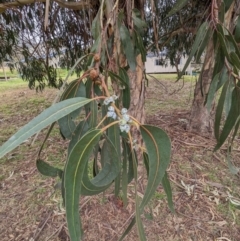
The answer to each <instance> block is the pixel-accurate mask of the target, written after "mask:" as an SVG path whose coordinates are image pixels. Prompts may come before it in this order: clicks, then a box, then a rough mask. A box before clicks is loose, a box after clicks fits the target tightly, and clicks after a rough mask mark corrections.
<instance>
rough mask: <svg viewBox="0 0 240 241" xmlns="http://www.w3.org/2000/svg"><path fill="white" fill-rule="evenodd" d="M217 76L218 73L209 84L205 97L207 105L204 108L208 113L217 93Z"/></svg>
mask: <svg viewBox="0 0 240 241" xmlns="http://www.w3.org/2000/svg"><path fill="white" fill-rule="evenodd" d="M219 75H220V73H218V74H216V75H215V76H214V78H213V80H212V82H211V85H210V88H209V91H208V95H207V103H206V107H207V109H208V111H210V109H211V107H212V102H213V99H214V97H215V93H216V91H217V86H218V82H219Z"/></svg>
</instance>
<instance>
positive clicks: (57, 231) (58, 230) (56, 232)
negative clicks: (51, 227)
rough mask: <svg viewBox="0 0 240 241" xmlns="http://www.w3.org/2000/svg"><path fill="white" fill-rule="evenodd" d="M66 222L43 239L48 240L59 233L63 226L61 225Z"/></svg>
mask: <svg viewBox="0 0 240 241" xmlns="http://www.w3.org/2000/svg"><path fill="white" fill-rule="evenodd" d="M65 224H66V223H63V224H62V225H61V226H60V227H59V228H58V229H57V230H56V231H55V232H54V233H53V234H52V235H51V236H50V237H48V238H47V239H46V240H45V241H48V240H50V239H51V238H52V237H53V236H54V235H55V234H57V235H58V234H59V233H60V232H61V230H62V228H63V226H64V225H65Z"/></svg>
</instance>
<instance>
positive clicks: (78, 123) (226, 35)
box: [0, 0, 240, 241]
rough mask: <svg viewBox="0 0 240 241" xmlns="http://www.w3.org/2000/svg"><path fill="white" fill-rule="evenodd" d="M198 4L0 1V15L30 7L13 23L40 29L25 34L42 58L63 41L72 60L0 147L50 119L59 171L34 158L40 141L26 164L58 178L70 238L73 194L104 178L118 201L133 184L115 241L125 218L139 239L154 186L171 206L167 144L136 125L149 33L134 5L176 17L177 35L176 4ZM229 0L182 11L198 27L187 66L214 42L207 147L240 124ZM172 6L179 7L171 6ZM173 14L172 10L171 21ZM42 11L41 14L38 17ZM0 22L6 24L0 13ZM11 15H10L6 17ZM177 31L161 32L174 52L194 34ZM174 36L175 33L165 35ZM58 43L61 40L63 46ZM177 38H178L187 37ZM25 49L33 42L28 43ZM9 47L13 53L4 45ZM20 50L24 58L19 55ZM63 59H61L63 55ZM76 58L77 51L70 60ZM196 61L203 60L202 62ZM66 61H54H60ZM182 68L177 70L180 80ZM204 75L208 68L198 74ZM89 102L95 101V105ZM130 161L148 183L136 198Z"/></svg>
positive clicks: (101, 184) (75, 219)
mask: <svg viewBox="0 0 240 241" xmlns="http://www.w3.org/2000/svg"><path fill="white" fill-rule="evenodd" d="M200 2H201V1H187V0H178V1H177V2H176V3H174V2H173V1H166V2H165V3H166V5H164V4H163V5H161V3H163V2H160V3H159V1H151V2H150V5H151V6H150V5H149V4H148V3H149V2H147V5H145V1H143V0H138V1H121V0H118V1H113V0H112V1H104V0H102V1H99V2H98V1H96V2H94V5H92V2H90V1H80V2H65V1H61V0H55V1H54V2H52V3H51V4H50V3H49V1H46V4H45V3H43V2H38V3H34V6H32V7H31V6H26V7H25V6H19V5H21V4H27V3H32V1H31V0H24V1H22V2H21V0H19V1H16V2H15V1H13V2H9V3H7V4H1V5H0V9H2V11H3V10H5V9H6V8H7V9H8V10H7V11H10V10H9V8H11V7H14V14H13V16H15V12H16V13H17V15H16V16H17V17H16V16H15V18H18V17H19V16H21V11H22V10H23V9H25V8H26V10H24V11H26V13H28V12H31V14H35V12H36V13H37V16H36V19H38V21H36V20H35V17H34V18H33V19H32V21H31V22H28V21H27V20H25V22H26V23H25V22H24V21H23V22H24V27H25V26H27V25H31V24H32V25H35V24H36V25H35V26H37V27H36V29H40V30H41V31H40V32H41V35H40V37H37V36H38V34H37V33H34V34H35V35H34V34H33V36H36V39H35V42H36V43H37V45H38V38H39V39H40V40H43V43H44V44H45V46H46V49H47V51H46V54H45V55H46V56H45V57H46V59H47V58H48V56H49V53H51V50H52V49H53V50H55V49H56V50H57V51H56V53H58V54H59V55H60V52H61V50H62V49H61V46H64V47H66V46H67V51H68V50H69V52H67V51H66V53H69V55H67V54H66V55H65V56H66V63H68V61H67V60H69V61H72V60H74V61H76V63H75V65H74V67H76V66H80V68H81V70H82V72H81V75H80V78H79V79H78V80H75V81H73V82H71V83H70V84H69V86H67V88H66V89H65V90H64V92H63V94H62V95H61V98H60V102H59V103H57V104H55V105H53V106H52V107H50V108H48V109H47V110H45V111H44V112H43V113H41V114H40V115H39V116H38V117H36V118H35V119H34V120H32V121H31V122H29V123H28V124H27V125H26V126H25V127H23V128H22V129H21V130H19V131H18V132H17V133H16V134H15V135H13V136H12V137H11V138H10V139H9V140H8V141H7V142H6V143H5V144H4V145H2V147H1V148H0V157H2V156H3V155H5V154H7V153H8V152H9V151H11V150H13V149H14V148H15V147H17V146H18V145H19V144H21V143H22V142H23V141H24V140H26V139H27V138H29V137H30V136H32V135H33V134H34V133H36V132H38V131H39V130H41V129H43V128H44V127H46V126H48V125H50V124H51V127H50V129H49V132H50V131H51V130H52V126H53V124H54V123H55V122H56V121H58V123H59V126H60V129H61V133H62V135H63V136H64V137H65V138H67V139H69V140H70V142H69V147H68V158H67V161H66V164H65V167H64V170H61V169H58V168H55V167H52V166H50V165H49V164H48V163H46V162H44V160H42V159H41V151H42V149H43V147H44V143H43V145H42V146H41V147H40V150H39V153H38V157H37V161H36V163H37V168H38V170H39V171H40V172H41V173H42V174H44V175H48V176H54V177H56V176H59V177H60V178H61V179H62V196H63V200H64V203H65V206H66V216H67V223H68V228H69V234H70V237H71V240H74V241H75V240H76V241H77V240H79V239H80V238H81V237H82V231H81V222H80V218H79V213H78V204H79V196H81V195H95V194H98V193H100V192H103V191H104V190H106V189H107V188H108V187H109V186H111V185H112V184H113V183H114V189H115V196H118V195H119V193H120V190H121V192H122V194H123V195H122V196H123V202H124V203H125V204H126V202H127V185H128V183H129V182H130V181H132V180H134V183H135V192H136V215H135V217H134V218H133V219H132V221H131V222H130V224H129V226H128V228H127V229H126V232H124V234H123V235H122V236H121V237H120V240H122V239H123V238H124V237H125V236H126V234H127V233H128V232H129V231H130V229H131V228H132V226H133V225H134V224H135V223H136V225H137V230H138V235H139V238H140V240H146V237H145V234H144V231H143V225H142V222H141V217H140V214H141V212H142V211H143V208H144V206H145V205H146V204H147V203H148V201H149V200H150V198H151V196H152V194H153V193H154V192H155V190H156V188H157V186H158V185H159V184H160V183H162V185H163V187H164V189H165V191H166V194H167V197H168V204H169V207H170V209H171V210H173V203H172V194H171V188H170V184H169V181H168V179H167V174H166V169H167V167H168V165H169V162H170V150H171V144H170V140H169V138H168V136H167V135H166V133H165V132H164V131H162V130H161V129H160V128H157V127H154V126H149V125H144V124H142V123H143V122H144V109H143V106H144V96H145V84H144V65H143V62H144V61H145V57H146V48H145V45H146V42H144V41H148V40H149V38H144V36H145V35H146V30H147V24H146V22H145V20H144V10H146V9H148V10H149V11H150V12H152V13H157V11H159V10H161V7H165V6H168V8H169V11H170V13H169V14H168V15H169V16H168V15H167V16H166V18H163V19H162V21H163V22H164V21H167V22H168V23H169V24H170V23H171V21H172V20H173V19H174V18H176V19H175V20H174V21H176V20H177V19H178V20H179V23H180V26H181V27H182V28H183V33H185V31H186V32H187V30H186V29H185V30H184V27H185V25H186V24H187V23H188V22H190V20H189V21H187V14H182V13H184V11H185V10H184V7H186V8H187V9H188V10H186V11H187V12H186V13H188V12H189V11H190V12H191V10H192V9H195V10H196V11H197V7H198V5H197V3H198V4H200ZM232 2H233V4H235V3H237V1H236V2H235V1H230V0H225V1H223V4H221V5H220V4H219V5H216V1H215V0H212V1H211V4H210V5H208V4H206V6H205V5H204V4H203V5H201V6H202V9H203V10H204V11H203V13H202V14H203V16H207V17H204V18H201V17H199V16H196V14H194V11H193V12H191V13H192V15H193V17H192V19H193V22H192V25H190V26H193V28H195V27H196V26H197V25H198V24H199V25H201V26H200V27H199V29H198V31H197V34H196V39H195V40H194V43H193V45H192V47H191V51H189V60H188V62H187V64H189V63H190V61H191V59H192V58H193V57H194V56H195V58H196V59H198V58H199V56H201V54H202V53H203V51H204V49H205V48H206V46H208V48H207V50H209V51H210V50H212V47H211V45H210V44H211V41H212V40H211V39H213V43H214V45H213V46H214V51H215V52H214V59H215V61H212V65H214V69H213V75H212V76H213V78H210V79H211V85H210V91H209V92H208V96H207V106H211V102H212V100H213V97H214V94H215V92H216V90H218V89H219V88H220V87H222V86H223V90H222V93H221V97H220V101H219V103H218V106H217V111H216V124H215V135H216V138H217V140H218V144H217V146H216V149H217V148H219V147H220V146H221V145H222V144H223V143H224V141H225V140H226V138H227V137H228V136H229V134H230V133H233V137H234V136H235V135H236V133H237V129H238V127H239V123H240V117H239V116H240V108H239V96H240V95H239V93H238V92H239V69H240V60H239V59H240V53H239V47H238V43H239V36H240V33H239V26H240V21H239V17H238V15H239V14H236V15H234V16H235V18H236V21H235V18H234V24H233V27H232V29H233V31H230V30H229V26H228V25H226V24H225V25H224V23H225V12H226V11H227V10H228V9H229V8H230V9H231V4H232ZM168 3H169V5H168ZM188 3H189V4H190V5H188ZM204 3H209V1H204ZM159 4H160V5H159ZM194 4H195V5H194ZM62 6H63V7H65V8H74V10H73V13H71V14H76V18H72V17H71V16H75V15H71V14H70V15H69V16H70V17H69V18H68V17H66V16H67V13H68V11H70V10H69V9H65V8H64V9H62V8H61V7H62ZM193 6H194V8H193ZM209 6H210V7H209ZM29 8H31V10H29ZM166 9H167V8H166ZM232 9H233V8H232ZM180 10H181V11H183V12H179V11H180ZM208 10H210V11H208ZM165 12H166V10H165ZM173 14H178V15H177V17H176V16H174V17H172V16H173ZM204 14H205V15H204ZM43 15H44V16H45V17H44V21H43ZM160 15H161V14H160ZM230 15H231V14H230ZM24 16H26V15H24ZM77 16H80V17H79V18H78V17H77ZM153 16H154V23H153V24H152V30H151V31H152V33H153V35H154V36H153V41H152V43H153V46H156V49H158V48H159V46H161V45H159V44H161V41H162V38H161V39H159V36H161V33H162V32H161V31H163V30H164V28H165V25H164V24H163V25H162V26H161V27H160V28H158V29H157V27H158V26H160V24H161V23H160V20H159V22H157V19H158V18H157V17H156V16H158V14H156V15H153ZM21 17H22V16H21ZM65 17H66V18H65ZM167 17H169V18H168V20H166V19H167ZM22 18H24V17H22ZM229 18H230V19H232V18H231V17H229ZM4 19H5V20H4V21H7V18H6V16H5V17H4ZM11 19H12V20H14V18H11ZM147 19H148V18H147ZM182 19H184V21H185V22H184V21H182ZM226 19H228V18H226ZM15 20H16V19H15ZM15 20H14V21H15ZM18 20H19V19H18ZM194 21H196V22H194ZM229 21H230V20H229ZM10 22H11V21H9V23H10ZM235 22H236V23H235ZM40 23H41V24H40ZM63 23H64V24H63ZM21 24H22V23H21ZM25 24H26V25H25ZM44 25H45V26H44ZM22 27H23V26H22V25H21V29H20V30H19V31H18V32H16V33H18V35H19V34H21V33H22V35H23V36H22V37H23V38H25V37H26V35H27V33H28V30H23V29H22ZM78 27H79V28H80V30H79V31H83V32H79V33H78V32H77V30H78ZM172 27H173V26H172ZM188 27H189V26H188ZM66 28H69V29H70V30H71V31H73V33H72V34H69V36H66V34H65V32H64V29H66ZM29 29H30V28H29ZM33 29H35V27H34V28H33ZM73 29H74V30H73ZM189 30H190V27H189ZM34 31H35V30H34ZM75 31H76V32H75ZM157 31H158V32H157ZM180 32H181V31H180V30H179V32H178V33H174V28H173V29H172V30H171V31H170V33H169V34H168V38H169V39H170V40H169V43H171V41H172V43H174V44H175V45H174V46H175V48H176V49H177V43H178V41H180V42H182V41H183V40H184V39H185V37H186V40H188V38H190V37H191V35H193V34H194V33H193V32H191V31H189V34H187V35H184V34H183V35H181V38H179V36H180V35H179V34H180ZM80 33H81V34H80ZM64 34H65V35H64ZM174 36H175V39H174V38H173V40H172V37H174ZM212 36H213V38H212ZM66 39H67V41H66V42H64V41H65V40H66ZM166 40H167V39H166ZM166 40H165V42H166ZM159 41H160V43H159ZM209 41H210V42H209ZM180 42H179V43H180ZM185 42H186V43H187V41H185ZM61 43H62V45H61ZM163 43H164V41H163ZM54 44H57V46H58V47H55V48H54ZM165 45H167V43H165ZM34 46H35V44H34V45H33V49H34ZM49 46H50V47H49ZM76 46H78V47H79V52H78V51H77V49H78V48H76V51H75V47H76ZM169 46H170V45H169ZM35 48H36V47H35ZM180 48H182V49H184V48H186V49H187V44H186V46H184V44H182V45H181V46H180ZM23 49H25V50H26V51H27V50H28V47H23ZM14 51H17V50H15V49H14ZM22 53H23V56H24V51H23V52H22ZM207 54H208V52H207ZM207 54H206V55H207ZM68 56H69V58H67V57H68ZM79 56H81V57H80V58H79ZM24 57H25V56H24ZM34 57H35V55H32V56H31V57H29V56H28V57H27V58H26V57H25V59H27V60H28V61H29V63H30V61H31V60H32V59H34ZM37 60H38V59H37ZM206 61H208V59H207V58H206ZM66 63H65V62H64V61H63V64H66ZM205 63H207V62H205ZM72 64H73V63H72ZM72 64H69V66H70V65H72ZM46 66H47V64H46ZM205 66H209V64H204V68H203V72H202V73H203V74H202V76H203V77H204V71H206V68H205ZM185 68H186V67H185ZM208 69H209V68H208ZM183 73H184V69H183V70H182V73H181V74H180V77H181V75H182V74H183ZM208 73H210V72H209V71H208ZM209 75H210V74H209ZM210 76H211V75H210ZM109 79H111V82H109ZM200 79H201V82H200V83H203V81H204V78H200ZM49 80H53V81H55V79H54V78H52V79H51V78H49ZM41 81H42V79H40V81H39V82H40V84H41ZM109 85H112V90H113V93H110V91H109ZM200 90H201V88H200ZM224 103H225V107H226V108H225V109H226V115H227V118H226V123H225V124H224V127H223V130H222V131H221V133H220V119H221V116H222V113H223V106H224ZM99 104H100V105H99ZM99 106H101V108H100V109H99ZM83 107H84V108H83ZM81 112H85V118H82V119H79V114H80V113H81ZM80 116H82V115H80ZM76 117H78V118H76ZM139 136H141V138H142V139H141V140H142V141H143V142H144V145H142V141H139V140H140V139H139ZM135 139H136V140H135ZM232 139H233V138H232ZM140 157H142V158H143V160H144V164H145V166H146V169H147V174H148V183H147V186H146V190H145V193H144V197H143V199H142V200H141V202H140V200H139V197H138V195H137V163H138V161H137V159H138V158H140ZM90 158H92V159H93V162H92V165H93V170H94V173H93V176H94V178H93V179H90V178H89V176H88V165H90V164H91V162H88V160H89V159H90Z"/></svg>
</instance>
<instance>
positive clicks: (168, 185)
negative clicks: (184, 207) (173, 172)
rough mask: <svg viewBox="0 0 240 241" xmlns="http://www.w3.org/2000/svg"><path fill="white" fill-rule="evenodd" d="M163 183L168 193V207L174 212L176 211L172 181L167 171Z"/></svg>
mask: <svg viewBox="0 0 240 241" xmlns="http://www.w3.org/2000/svg"><path fill="white" fill-rule="evenodd" d="M162 185H163V189H164V191H165V193H166V195H167V200H168V207H169V209H170V210H171V211H172V212H173V213H174V212H175V211H174V205H173V200H172V189H171V185H170V182H169V180H168V175H167V172H165V175H164V177H163V179H162Z"/></svg>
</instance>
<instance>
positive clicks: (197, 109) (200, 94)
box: [188, 40, 215, 133]
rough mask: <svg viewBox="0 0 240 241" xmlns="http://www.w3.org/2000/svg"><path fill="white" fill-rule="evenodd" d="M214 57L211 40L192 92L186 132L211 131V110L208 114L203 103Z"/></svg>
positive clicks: (210, 79) (209, 81)
mask: <svg viewBox="0 0 240 241" xmlns="http://www.w3.org/2000/svg"><path fill="white" fill-rule="evenodd" d="M214 57H215V56H214V46H213V41H212V40H211V41H210V42H209V44H208V46H207V50H206V56H205V60H204V64H203V70H202V72H201V74H200V76H199V79H198V81H197V84H196V86H195V90H194V99H193V103H192V109H191V114H190V121H189V126H188V130H190V131H195V132H199V133H211V132H212V129H213V128H212V126H213V124H212V123H213V121H212V118H211V116H212V114H213V108H212V110H211V111H210V112H209V111H208V110H207V108H206V106H205V105H204V103H205V99H206V96H207V93H208V90H209V87H210V84H211V81H212V75H213V65H214Z"/></svg>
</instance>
